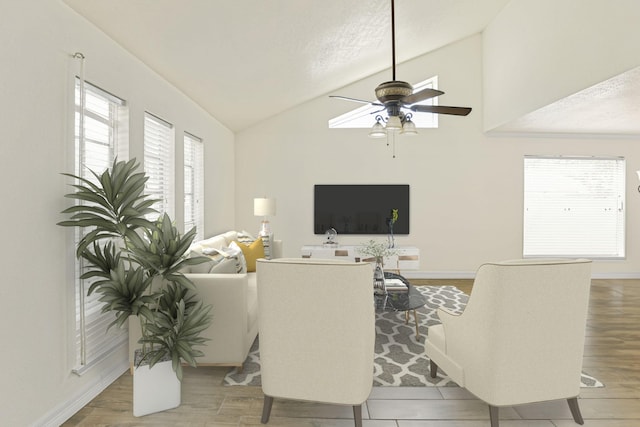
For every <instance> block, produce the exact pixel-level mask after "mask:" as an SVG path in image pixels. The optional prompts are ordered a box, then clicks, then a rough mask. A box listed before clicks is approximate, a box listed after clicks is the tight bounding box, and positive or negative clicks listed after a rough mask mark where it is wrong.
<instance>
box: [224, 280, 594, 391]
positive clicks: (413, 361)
mask: <svg viewBox="0 0 640 427" xmlns="http://www.w3.org/2000/svg"><path fill="white" fill-rule="evenodd" d="M416 289H417V290H418V291H420V293H422V294H423V295H424V296H425V299H426V304H425V306H424V307H421V308H419V309H418V310H416V311H417V316H418V331H419V333H420V338H419V340H417V339H416V330H415V323H414V322H415V320H414V316H413V313H410V316H409V322H408V324H405V313H404V312H383V313H376V341H375V358H374V372H373V385H374V386H396V387H415V386H423V387H425V386H426V387H434V386H436V387H457V386H458V385H457V384H456V383H455V382H453V381H452V380H451V379H450V378H449V377H447V376H446V375H443V374H442V372H440V371H439V372H438V376H437V377H436V378H431V376H430V375H429V359H428V358H427V357H426V355H425V354H424V342H425V337H426V336H427V330H428V328H429V327H430V326H432V325H436V324H439V323H440V321H439V320H438V316H437V314H436V309H437V308H438V307H446V308H448V309H449V310H452V311H454V312H458V313H460V312H462V310H464V307H465V305H466V303H467V300H468V296H467V295H466V294H465V293H463V292H462V291H460V290H459V289H458V288H456V287H455V286H416ZM224 384H225V385H245V386H246V385H251V386H260V385H261V382H260V352H259V340H258V338H256V341H255V342H254V343H253V346H252V347H251V350H250V351H249V355H248V356H247V359H246V360H245V363H244V369H243V370H242V372H238V371H237V369H233V370H231V371H230V372H229V373H228V374H227V375H226V376H225V379H224ZM581 387H604V385H603V384H602V383H601V382H599V381H598V380H597V379H595V378H593V377H591V376H589V375H587V374H585V373H583V374H582V378H581Z"/></svg>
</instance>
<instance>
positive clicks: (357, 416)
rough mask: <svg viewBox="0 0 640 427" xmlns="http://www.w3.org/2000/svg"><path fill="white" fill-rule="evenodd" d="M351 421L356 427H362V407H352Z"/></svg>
mask: <svg viewBox="0 0 640 427" xmlns="http://www.w3.org/2000/svg"><path fill="white" fill-rule="evenodd" d="M353 421H354V422H355V425H356V427H362V405H353Z"/></svg>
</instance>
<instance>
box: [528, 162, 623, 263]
mask: <svg viewBox="0 0 640 427" xmlns="http://www.w3.org/2000/svg"><path fill="white" fill-rule="evenodd" d="M624 176H625V161H624V159H623V158H619V157H616V158H595V157H536V156H527V157H525V159H524V236H523V237H524V239H523V240H524V245H523V255H524V256H525V257H536V256H568V257H586V258H608V259H616V258H624V256H625V228H624V220H625V218H624V216H625V215H624V202H625V199H624V194H625V192H624V190H625V182H624Z"/></svg>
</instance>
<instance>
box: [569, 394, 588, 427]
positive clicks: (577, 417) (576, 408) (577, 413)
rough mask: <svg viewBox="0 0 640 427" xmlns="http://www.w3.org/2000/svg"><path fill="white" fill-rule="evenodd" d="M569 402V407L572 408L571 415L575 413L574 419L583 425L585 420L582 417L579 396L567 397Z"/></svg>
mask: <svg viewBox="0 0 640 427" xmlns="http://www.w3.org/2000/svg"><path fill="white" fill-rule="evenodd" d="M567 402H568V403H569V409H571V415H573V421H575V422H576V423H577V424H580V425H583V424H584V420H583V419H582V414H581V413H580V407H579V406H578V398H577V397H572V398H571V399H567Z"/></svg>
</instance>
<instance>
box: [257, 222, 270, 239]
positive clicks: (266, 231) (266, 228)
mask: <svg viewBox="0 0 640 427" xmlns="http://www.w3.org/2000/svg"><path fill="white" fill-rule="evenodd" d="M270 235H271V224H269V221H267V220H266V219H265V220H263V221H262V222H261V223H260V231H258V236H260V237H262V236H270Z"/></svg>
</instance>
